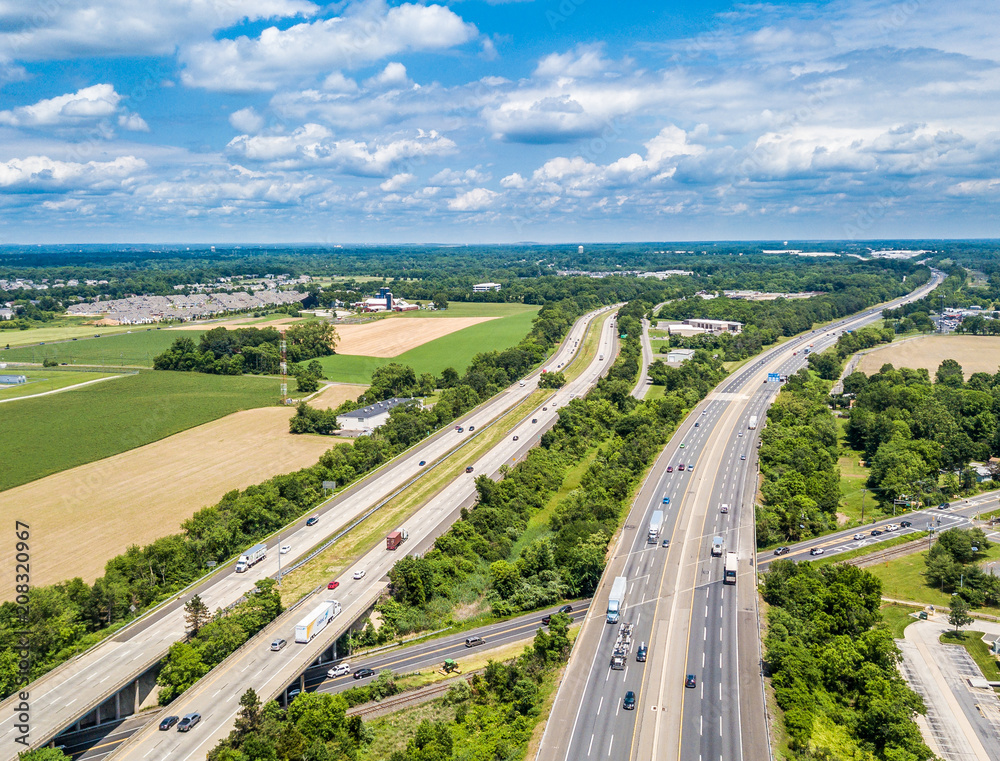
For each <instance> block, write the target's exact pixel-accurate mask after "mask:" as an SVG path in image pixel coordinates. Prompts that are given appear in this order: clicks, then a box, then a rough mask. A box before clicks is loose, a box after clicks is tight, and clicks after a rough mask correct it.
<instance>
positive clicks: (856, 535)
mask: <svg viewBox="0 0 1000 761" xmlns="http://www.w3.org/2000/svg"><path fill="white" fill-rule="evenodd" d="M864 538H865V535H864V534H855V535H854V541H856V542H860V541H861V540H862V539H864Z"/></svg>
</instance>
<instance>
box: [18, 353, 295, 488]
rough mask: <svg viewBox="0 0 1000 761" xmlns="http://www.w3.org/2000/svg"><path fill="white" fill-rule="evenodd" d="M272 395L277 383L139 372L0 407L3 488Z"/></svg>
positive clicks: (266, 400) (261, 401)
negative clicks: (2, 441) (2, 443)
mask: <svg viewBox="0 0 1000 761" xmlns="http://www.w3.org/2000/svg"><path fill="white" fill-rule="evenodd" d="M67 374H68V373H67ZM277 395H278V393H277V384H276V383H275V381H274V379H264V378H258V377H254V376H242V377H232V376H220V375H202V374H200V373H170V372H142V373H139V374H138V375H131V376H128V377H125V378H119V379H117V380H113V381H107V382H106V383H95V384H93V385H91V386H86V387H85V388H81V389H78V390H75V391H73V392H71V393H65V394H52V395H51V396H45V397H41V398H39V399H25V400H23V401H20V402H17V403H11V404H0V430H3V432H4V439H5V441H7V442H8V446H6V447H4V449H3V465H4V466H3V468H0V490H3V489H10V488H11V487H14V486H17V485H19V484H23V483H27V482H28V481H34V480H35V479H37V478H42V477H43V476H47V475H49V474H51V473H57V472H59V471H62V470H66V469H67V468H73V467H76V466H77V465H83V464H85V463H88V462H94V461H95V460H100V459H102V458H104V457H110V456H111V455H115V454H118V453H120V452H125V451H127V450H129V449H134V448H135V447H140V446H143V445H144V444H149V443H150V442H153V441H157V440H159V439H162V438H164V437H166V436H170V435H172V434H174V433H179V432H180V431H183V430H186V429H188V428H192V427H194V426H196V425H201V424H202V423H207V422H209V421H211V420H215V419H217V418H220V417H223V416H224V415H228V414H230V413H232V412H236V411H238V410H245V409H251V408H254V407H265V406H267V405H269V404H273V403H275V401H276V400H277ZM14 442H16V446H14V445H12V444H13V443H14Z"/></svg>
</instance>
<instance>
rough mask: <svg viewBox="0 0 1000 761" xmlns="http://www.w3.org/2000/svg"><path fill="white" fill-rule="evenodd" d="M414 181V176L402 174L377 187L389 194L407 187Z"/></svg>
mask: <svg viewBox="0 0 1000 761" xmlns="http://www.w3.org/2000/svg"><path fill="white" fill-rule="evenodd" d="M415 179H417V176H416V175H414V174H410V173H409V172H402V173H400V174H396V175H393V176H392V177H390V178H389V179H388V180H386V181H385V182H383V183H380V184H379V187H380V188H382V190H384V191H385V192H387V193H391V192H393V191H396V190H399V189H400V188H402V187H405V186H406V185H409V184H410V183H411V182H413V181H414V180H415Z"/></svg>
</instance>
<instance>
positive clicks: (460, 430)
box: [455, 426, 465, 433]
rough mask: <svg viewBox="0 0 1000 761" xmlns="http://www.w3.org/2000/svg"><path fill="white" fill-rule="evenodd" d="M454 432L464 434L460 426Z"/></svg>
mask: <svg viewBox="0 0 1000 761" xmlns="http://www.w3.org/2000/svg"><path fill="white" fill-rule="evenodd" d="M455 430H456V431H458V432H459V433H464V432H465V429H464V428H463V427H462V426H459V427H458V428H456V429H455Z"/></svg>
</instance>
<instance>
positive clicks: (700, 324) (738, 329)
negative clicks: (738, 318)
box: [684, 317, 743, 333]
mask: <svg viewBox="0 0 1000 761" xmlns="http://www.w3.org/2000/svg"><path fill="white" fill-rule="evenodd" d="M684 324H685V325H690V326H691V327H692V328H700V329H701V330H704V331H705V332H706V333H742V332H743V323H742V322H734V321H732V320H702V319H698V318H695V317H692V318H691V319H690V320H684Z"/></svg>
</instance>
